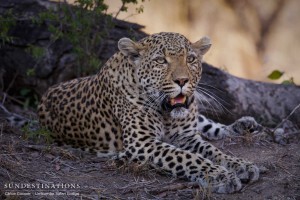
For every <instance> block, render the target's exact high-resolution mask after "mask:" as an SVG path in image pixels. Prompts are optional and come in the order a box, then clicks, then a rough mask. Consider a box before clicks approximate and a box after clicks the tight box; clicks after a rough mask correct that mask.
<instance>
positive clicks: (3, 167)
mask: <svg viewBox="0 0 300 200" xmlns="http://www.w3.org/2000/svg"><path fill="white" fill-rule="evenodd" d="M214 144H215V145H216V146H218V147H219V148H221V149H222V150H223V151H224V152H226V153H228V154H231V155H235V156H238V157H242V158H244V159H247V160H249V161H252V162H254V163H256V164H257V165H258V166H259V167H260V169H261V177H260V179H259V181H257V182H255V183H252V184H250V185H244V187H243V188H242V190H241V191H240V192H238V193H234V194H226V195H225V194H212V193H210V191H209V190H207V189H206V190H204V189H202V188H201V187H199V186H198V185H197V184H195V183H190V182H187V181H185V180H177V179H174V178H172V177H170V176H168V175H166V174H162V173H158V172H157V171H155V170H152V169H150V168H147V167H145V166H144V167H140V166H136V165H134V164H130V165H127V166H117V165H116V164H115V162H114V161H113V160H108V159H104V158H97V157H95V156H94V155H90V154H87V153H84V152H81V151H80V150H75V149H72V148H67V147H58V146H57V145H55V144H51V143H47V142H46V141H45V138H36V137H34V136H32V135H30V134H28V133H26V130H24V129H22V130H21V129H18V128H15V127H8V126H5V124H2V125H1V126H0V199H10V200H17V199H26V200H27V199H171V200H174V199H216V200H217V199H218V200H219V199H226V200H233V199H241V200H242V199H243V200H248V199H249V200H251V199H255V200H257V199H274V200H286V199H289V200H299V199H300V142H299V139H297V140H295V141H292V142H290V143H289V144H287V145H284V146H283V145H279V144H276V143H273V142H268V141H265V140H261V139H255V138H251V137H250V138H249V137H248V138H239V139H232V138H231V139H230V138H227V139H225V140H223V141H218V142H214ZM57 184H60V185H57Z"/></svg>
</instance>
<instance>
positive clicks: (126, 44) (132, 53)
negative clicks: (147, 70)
mask: <svg viewBox="0 0 300 200" xmlns="http://www.w3.org/2000/svg"><path fill="white" fill-rule="evenodd" d="M118 48H119V50H120V51H121V52H122V54H123V55H124V56H129V57H136V56H138V55H139V51H140V49H141V48H140V45H139V44H138V43H135V42H134V41H132V40H131V39H129V38H122V39H120V40H119V42H118Z"/></svg>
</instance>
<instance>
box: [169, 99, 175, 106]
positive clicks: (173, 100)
mask: <svg viewBox="0 0 300 200" xmlns="http://www.w3.org/2000/svg"><path fill="white" fill-rule="evenodd" d="M175 103H176V101H175V99H173V98H172V99H171V100H170V104H171V106H174V105H175Z"/></svg>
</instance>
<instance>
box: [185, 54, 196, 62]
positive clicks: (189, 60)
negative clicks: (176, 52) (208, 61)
mask: <svg viewBox="0 0 300 200" xmlns="http://www.w3.org/2000/svg"><path fill="white" fill-rule="evenodd" d="M195 60H196V56H194V55H190V56H188V57H187V58H186V61H187V62H188V63H192V62H194V61H195Z"/></svg>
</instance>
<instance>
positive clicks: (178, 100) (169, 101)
mask: <svg viewBox="0 0 300 200" xmlns="http://www.w3.org/2000/svg"><path fill="white" fill-rule="evenodd" d="M163 106H164V108H165V109H167V110H173V109H174V108H178V107H184V108H188V97H187V96H185V95H183V94H179V95H178V96H176V97H174V98H166V99H165V100H164V102H163Z"/></svg>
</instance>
